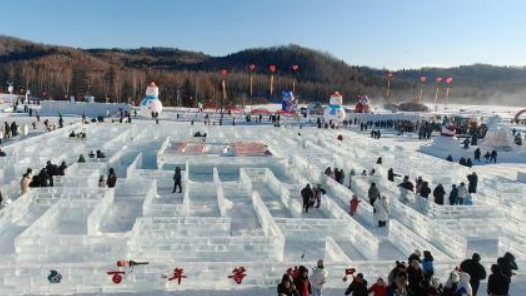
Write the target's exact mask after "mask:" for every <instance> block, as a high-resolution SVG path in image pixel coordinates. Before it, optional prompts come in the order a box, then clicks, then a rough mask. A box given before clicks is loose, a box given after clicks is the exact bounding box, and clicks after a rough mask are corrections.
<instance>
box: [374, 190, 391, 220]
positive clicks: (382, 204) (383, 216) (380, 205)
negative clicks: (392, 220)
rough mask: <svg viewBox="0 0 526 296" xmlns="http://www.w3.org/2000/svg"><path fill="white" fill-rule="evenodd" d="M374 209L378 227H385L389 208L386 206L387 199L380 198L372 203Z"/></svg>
mask: <svg viewBox="0 0 526 296" xmlns="http://www.w3.org/2000/svg"><path fill="white" fill-rule="evenodd" d="M374 209H375V210H376V220H378V227H386V226H387V220H388V219H389V208H388V205H387V197H386V196H382V198H378V199H377V200H376V201H375V202H374Z"/></svg>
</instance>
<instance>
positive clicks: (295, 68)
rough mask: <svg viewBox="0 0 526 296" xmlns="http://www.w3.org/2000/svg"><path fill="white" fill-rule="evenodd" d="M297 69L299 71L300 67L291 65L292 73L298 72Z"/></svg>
mask: <svg viewBox="0 0 526 296" xmlns="http://www.w3.org/2000/svg"><path fill="white" fill-rule="evenodd" d="M299 69H300V66H298V65H292V71H294V72H298V70H299Z"/></svg>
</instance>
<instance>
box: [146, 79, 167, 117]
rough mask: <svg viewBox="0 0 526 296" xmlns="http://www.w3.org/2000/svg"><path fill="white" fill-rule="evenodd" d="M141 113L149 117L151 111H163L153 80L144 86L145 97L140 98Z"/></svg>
mask: <svg viewBox="0 0 526 296" xmlns="http://www.w3.org/2000/svg"><path fill="white" fill-rule="evenodd" d="M140 107H141V109H140V112H141V115H142V116H144V117H151V116H152V114H153V113H157V115H159V114H161V112H162V111H163V104H162V103H161V100H159V88H158V87H157V85H155V82H152V83H150V85H148V87H147V88H146V97H145V98H144V99H142V101H141V105H140Z"/></svg>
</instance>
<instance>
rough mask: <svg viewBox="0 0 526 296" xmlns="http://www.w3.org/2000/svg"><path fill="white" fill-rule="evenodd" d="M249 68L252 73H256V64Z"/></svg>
mask: <svg viewBox="0 0 526 296" xmlns="http://www.w3.org/2000/svg"><path fill="white" fill-rule="evenodd" d="M248 67H249V69H250V71H252V72H254V71H256V65H255V64H250V65H249V66H248Z"/></svg>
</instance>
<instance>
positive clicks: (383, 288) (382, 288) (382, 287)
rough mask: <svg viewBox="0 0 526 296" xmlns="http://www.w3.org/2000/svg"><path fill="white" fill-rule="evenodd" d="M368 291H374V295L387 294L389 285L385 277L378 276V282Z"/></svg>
mask: <svg viewBox="0 0 526 296" xmlns="http://www.w3.org/2000/svg"><path fill="white" fill-rule="evenodd" d="M367 293H369V294H371V293H373V296H385V295H386V294H387V285H386V284H385V282H384V279H383V278H378V280H376V283H375V284H374V285H372V286H371V287H370V288H369V290H367Z"/></svg>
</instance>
